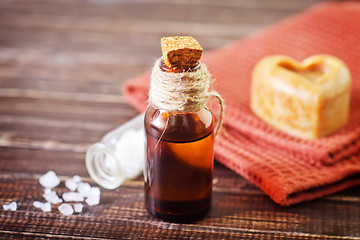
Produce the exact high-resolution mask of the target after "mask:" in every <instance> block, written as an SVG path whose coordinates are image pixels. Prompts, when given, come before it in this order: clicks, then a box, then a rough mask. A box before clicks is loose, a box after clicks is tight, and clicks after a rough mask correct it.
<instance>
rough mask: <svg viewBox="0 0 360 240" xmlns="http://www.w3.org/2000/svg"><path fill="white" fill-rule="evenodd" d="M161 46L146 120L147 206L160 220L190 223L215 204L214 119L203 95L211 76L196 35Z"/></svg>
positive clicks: (154, 70) (166, 39) (152, 80)
mask: <svg viewBox="0 0 360 240" xmlns="http://www.w3.org/2000/svg"><path fill="white" fill-rule="evenodd" d="M161 45H162V51H163V58H161V59H159V60H158V61H157V63H156V64H155V66H154V69H153V74H152V77H151V87H150V92H149V100H150V106H149V108H148V110H147V112H146V114H145V120H144V121H145V131H146V163H145V172H144V176H145V205H146V208H147V209H148V211H149V212H150V213H151V214H153V215H155V216H157V217H159V218H162V219H165V220H168V221H175V222H179V221H191V220H196V219H199V218H201V217H202V216H204V215H205V214H206V212H207V210H208V209H209V207H210V204H211V195H212V176H213V162H214V120H213V115H212V113H211V112H210V111H209V110H208V109H207V107H206V106H205V105H206V102H207V99H208V97H204V96H207V95H206V94H207V90H208V87H209V79H207V78H208V77H209V76H210V74H208V72H207V69H206V67H205V66H202V65H201V63H200V62H199V59H200V58H201V54H202V48H201V46H200V45H199V43H198V42H197V41H196V40H195V39H193V38H192V37H168V38H162V39H161ZM203 78H206V79H203ZM198 83H204V84H203V85H201V84H200V85H201V86H199V85H198Z"/></svg>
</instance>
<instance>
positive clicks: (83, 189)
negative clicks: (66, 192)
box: [77, 182, 91, 197]
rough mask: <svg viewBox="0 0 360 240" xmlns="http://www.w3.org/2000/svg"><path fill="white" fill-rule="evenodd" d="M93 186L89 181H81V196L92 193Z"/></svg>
mask: <svg viewBox="0 0 360 240" xmlns="http://www.w3.org/2000/svg"><path fill="white" fill-rule="evenodd" d="M90 189H91V186H90V184H88V183H84V182H80V183H79V184H78V187H77V190H78V192H79V193H80V195H81V196H83V197H87V196H89V194H90Z"/></svg>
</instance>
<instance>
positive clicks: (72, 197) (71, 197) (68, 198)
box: [62, 192, 84, 202]
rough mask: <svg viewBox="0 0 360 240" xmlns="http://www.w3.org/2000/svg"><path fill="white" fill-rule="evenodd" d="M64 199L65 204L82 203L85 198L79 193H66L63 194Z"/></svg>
mask: <svg viewBox="0 0 360 240" xmlns="http://www.w3.org/2000/svg"><path fill="white" fill-rule="evenodd" d="M62 198H63V199H64V201H65V202H82V201H84V197H83V196H81V194H80V193H78V192H66V193H63V195H62Z"/></svg>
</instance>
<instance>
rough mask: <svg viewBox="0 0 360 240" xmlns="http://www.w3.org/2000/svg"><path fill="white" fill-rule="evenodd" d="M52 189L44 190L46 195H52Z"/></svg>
mask: <svg viewBox="0 0 360 240" xmlns="http://www.w3.org/2000/svg"><path fill="white" fill-rule="evenodd" d="M51 191H52V190H51V189H50V188H45V189H44V194H50V193H51Z"/></svg>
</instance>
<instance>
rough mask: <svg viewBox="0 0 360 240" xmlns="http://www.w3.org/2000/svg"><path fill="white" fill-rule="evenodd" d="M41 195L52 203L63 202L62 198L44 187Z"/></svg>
mask: <svg viewBox="0 0 360 240" xmlns="http://www.w3.org/2000/svg"><path fill="white" fill-rule="evenodd" d="M43 197H44V198H45V200H46V201H48V202H51V203H52V204H58V203H62V202H63V200H62V199H61V198H59V196H58V195H57V194H56V192H55V191H51V190H50V192H49V191H48V190H47V189H46V188H45V190H44V194H43Z"/></svg>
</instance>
